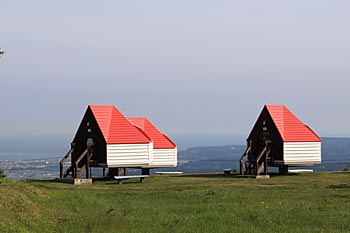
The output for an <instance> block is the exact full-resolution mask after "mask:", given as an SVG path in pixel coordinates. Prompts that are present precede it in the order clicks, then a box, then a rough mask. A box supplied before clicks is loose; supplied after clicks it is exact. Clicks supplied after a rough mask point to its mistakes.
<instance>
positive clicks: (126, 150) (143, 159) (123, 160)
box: [107, 142, 153, 167]
mask: <svg viewBox="0 0 350 233" xmlns="http://www.w3.org/2000/svg"><path fill="white" fill-rule="evenodd" d="M152 161H153V142H151V143H149V144H108V145H107V166H108V167H142V166H149V165H150V164H151V163H152Z"/></svg>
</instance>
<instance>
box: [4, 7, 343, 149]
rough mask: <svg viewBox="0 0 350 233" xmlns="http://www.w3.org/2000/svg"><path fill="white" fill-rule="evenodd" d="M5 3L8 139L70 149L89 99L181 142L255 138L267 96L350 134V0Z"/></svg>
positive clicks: (313, 122)
mask: <svg viewBox="0 0 350 233" xmlns="http://www.w3.org/2000/svg"><path fill="white" fill-rule="evenodd" d="M0 9H1V14H0V47H1V48H2V50H4V51H5V54H4V55H3V56H2V57H1V58H0V80H1V85H0V104H1V114H0V135H1V136H0V138H1V139H6V140H15V139H16V138H21V139H22V140H23V139H25V138H35V139H37V140H39V141H40V140H41V139H42V140H43V141H44V140H50V139H52V140H54V139H57V138H59V139H60V140H62V141H65V142H67V148H68V147H69V143H70V140H71V139H72V138H73V136H74V134H75V131H76V129H77V127H78V125H79V123H80V120H81V118H82V116H83V114H84V112H85V110H86V107H87V105H88V104H114V105H115V106H117V107H118V108H119V109H120V110H121V111H122V112H123V113H125V114H126V115H130V116H146V117H148V118H149V119H150V120H151V121H152V122H153V123H154V124H155V125H157V126H158V128H159V129H161V130H162V131H164V132H165V133H167V134H168V135H169V136H170V138H173V139H174V138H175V139H176V140H178V141H180V143H185V141H187V140H188V138H192V139H193V138H198V139H200V138H203V140H208V139H213V140H218V139H219V138H220V139H221V138H225V139H223V141H219V142H215V144H227V143H229V142H231V141H232V143H238V142H240V143H242V144H243V143H245V141H244V140H245V137H246V136H247V135H248V133H249V131H250V130H251V128H252V126H253V124H254V122H255V120H256V118H257V117H258V114H259V113H260V111H261V109H262V107H263V105H264V104H266V103H276V104H285V105H286V106H287V107H288V108H289V109H290V110H291V111H292V112H294V113H295V114H296V115H297V116H298V117H299V118H300V119H301V120H302V121H304V122H305V123H307V124H309V125H310V126H311V127H312V128H313V129H314V130H315V131H316V132H317V133H318V134H319V135H320V136H350V133H349V132H350V125H349V124H348V122H349V119H350V105H349V101H350V13H349V12H350V1H348V0H343V1H341V0H318V1H316V0H312V1H311V0H286V1H280V0H266V1H262V0H249V1H248V0H246V1H234V0H229V1H224V0H215V1H205V0H200V1H199V0H198V1H181V0H176V1H175V0H174V1H170V0H168V1H161V0H157V1H156V0H154V1H152V0H149V1H148V0H142V1H117V0H113V1H86V0H84V1H64V0H61V1H16V0H9V1H6V0H5V1H1V3H0ZM205 143H207V141H203V142H202V144H205ZM199 144H200V143H199ZM65 146H66V145H65Z"/></svg>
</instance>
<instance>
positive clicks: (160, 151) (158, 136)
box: [128, 117, 177, 168]
mask: <svg viewBox="0 0 350 233" xmlns="http://www.w3.org/2000/svg"><path fill="white" fill-rule="evenodd" d="M128 119H129V120H130V122H131V123H132V124H134V125H135V126H136V127H138V128H140V129H141V130H143V131H144V132H145V133H146V134H147V135H148V136H149V137H150V138H151V139H152V141H153V161H152V162H151V163H150V165H149V166H143V168H163V167H176V166H177V147H176V144H175V143H174V142H173V141H171V140H170V138H169V137H168V136H166V135H165V134H163V133H162V132H161V131H160V130H159V129H157V128H156V127H155V126H154V125H153V124H152V123H151V122H150V121H149V120H148V119H147V118H145V117H143V118H140V117H129V118H128Z"/></svg>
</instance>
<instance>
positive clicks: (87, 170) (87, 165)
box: [86, 149, 91, 179]
mask: <svg viewBox="0 0 350 233" xmlns="http://www.w3.org/2000/svg"><path fill="white" fill-rule="evenodd" d="M90 153H91V152H90V149H89V151H88V153H87V154H86V179H90V176H91V170H90V164H89V157H90Z"/></svg>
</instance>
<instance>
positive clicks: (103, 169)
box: [102, 168, 106, 178]
mask: <svg viewBox="0 0 350 233" xmlns="http://www.w3.org/2000/svg"><path fill="white" fill-rule="evenodd" d="M102 177H103V178H106V168H102Z"/></svg>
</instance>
